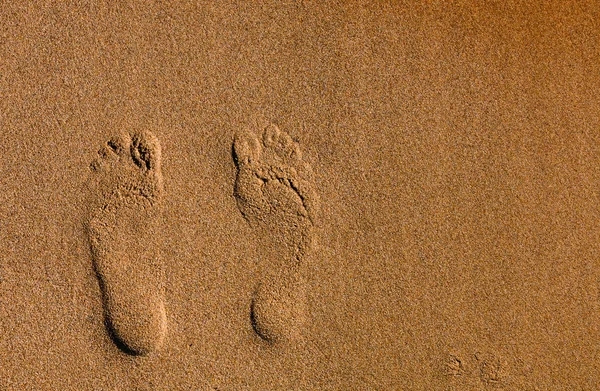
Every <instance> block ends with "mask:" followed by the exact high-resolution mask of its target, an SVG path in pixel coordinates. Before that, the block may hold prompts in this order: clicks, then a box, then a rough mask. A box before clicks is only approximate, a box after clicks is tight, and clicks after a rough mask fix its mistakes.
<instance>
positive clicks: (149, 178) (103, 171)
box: [87, 123, 318, 355]
mask: <svg viewBox="0 0 600 391" xmlns="http://www.w3.org/2000/svg"><path fill="white" fill-rule="evenodd" d="M98 155H99V156H98V158H97V159H96V160H95V161H94V162H93V163H92V164H91V168H92V171H93V175H92V180H91V181H90V182H91V184H92V185H93V188H94V191H93V192H91V194H92V195H93V199H92V200H91V201H90V203H91V205H92V206H91V209H90V213H89V220H88V225H87V228H88V238H89V242H90V248H91V252H92V259H93V264H94V268H95V271H96V274H97V276H98V279H99V282H100V288H101V291H102V296H103V303H104V311H105V319H106V326H107V329H108V331H109V333H110V334H111V337H112V339H113V341H114V342H115V343H116V344H117V345H118V346H119V347H120V348H121V349H122V350H124V351H125V352H127V353H130V354H133V355H146V354H148V353H151V352H153V351H156V350H158V349H160V347H161V346H162V345H163V344H164V340H165V337H166V335H167V329H168V326H167V314H166V309H165V295H164V290H165V287H164V281H165V278H164V273H165V271H164V265H163V262H162V260H161V258H160V254H159V249H158V246H156V245H155V238H156V237H157V236H158V235H159V230H160V229H161V221H160V216H161V209H162V202H161V201H162V199H163V193H164V187H163V177H162V173H161V148H160V143H159V141H158V139H157V138H156V137H155V136H154V135H152V134H151V133H150V132H148V131H139V132H137V131H136V132H131V133H124V134H122V135H120V136H117V137H114V138H112V139H110V140H109V141H108V142H107V143H106V145H105V146H104V147H103V148H102V149H101V150H100V151H99V153H98ZM233 158H234V163H235V165H236V167H237V177H236V181H235V188H234V194H235V197H236V200H237V206H238V208H239V210H240V211H241V213H242V214H243V216H244V218H245V219H246V220H247V221H248V222H249V223H250V225H251V226H253V227H254V228H256V232H258V233H260V234H261V235H260V236H259V238H260V240H265V241H268V243H265V245H264V246H262V247H263V248H266V249H268V250H269V252H270V254H268V255H265V258H266V259H264V260H263V262H262V268H261V278H260V282H259V284H258V286H257V287H256V289H255V292H254V295H253V297H252V303H251V311H250V314H251V315H250V321H251V324H252V327H253V329H254V331H255V332H256V333H257V334H258V335H259V336H260V337H261V338H262V339H264V340H265V341H268V342H272V343H274V342H278V341H294V340H296V339H298V338H301V332H302V323H303V321H304V318H305V315H306V313H305V311H306V309H305V305H306V300H305V283H304V281H303V279H302V273H301V272H300V269H301V265H302V264H303V262H302V260H303V259H304V258H305V256H306V255H307V253H308V251H309V250H310V247H311V241H312V237H313V229H314V225H315V215H316V213H317V209H318V197H317V194H316V191H315V187H314V178H313V174H312V170H311V167H310V165H309V164H307V163H306V162H304V161H303V160H302V156H301V152H300V149H299V147H298V144H297V143H296V142H295V141H293V140H292V139H291V138H290V136H289V135H288V134H287V133H285V132H282V131H280V130H279V129H278V128H277V126H275V125H273V124H270V123H265V124H261V125H257V126H254V127H253V129H248V130H246V131H244V132H240V133H239V134H237V135H236V137H235V140H234V143H233Z"/></svg>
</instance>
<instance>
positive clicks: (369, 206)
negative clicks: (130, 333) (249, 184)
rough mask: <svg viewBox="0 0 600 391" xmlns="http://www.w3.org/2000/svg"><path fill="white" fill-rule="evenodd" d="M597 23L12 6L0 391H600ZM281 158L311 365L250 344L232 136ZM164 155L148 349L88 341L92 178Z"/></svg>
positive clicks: (3, 111)
mask: <svg viewBox="0 0 600 391" xmlns="http://www.w3.org/2000/svg"><path fill="white" fill-rule="evenodd" d="M599 58H600V6H598V3H597V2H593V1H590V2H586V1H578V2H574V1H552V2H513V1H506V2H495V1H488V2H480V3H477V4H475V2H473V3H470V2H460V1H459V2H453V3H452V4H449V3H447V2H437V1H435V2H428V4H427V5H424V2H417V1H414V2H400V1H393V2H392V1H390V2H384V1H372V2H350V1H348V2H345V1H338V2H317V1H298V2H286V1H277V2H268V1H255V2H213V1H208V2H161V1H148V2H129V1H127V2H116V1H115V2H96V1H90V2H73V1H60V2H58V1H38V2H33V3H31V4H28V3H27V2H24V1H23V2H21V1H16V2H4V3H3V4H2V6H1V8H0V389H2V390H221V391H223V390H457V391H462V390H531V391H533V390H540V391H541V390H551V391H555V390H556V391H558V390H595V389H598V388H600V329H599V326H598V324H599V323H598V320H599V318H600V306H599V281H600V247H599V245H600V202H599V201H600V200H599V189H600V101H599V100H600V98H599V97H600V94H599V91H600V62H599V61H598V60H599ZM256 115H262V116H264V117H266V118H268V119H269V120H270V121H272V122H273V123H275V124H277V125H278V126H279V127H280V128H281V129H282V130H284V131H286V132H287V133H288V134H290V135H291V136H292V138H294V139H295V140H296V141H297V142H298V143H299V145H300V147H301V149H302V151H303V154H304V158H305V159H306V160H307V161H309V162H310V163H311V164H312V166H313V169H314V171H315V174H316V178H317V179H316V185H317V189H318V193H319V195H320V199H321V203H322V212H321V215H320V219H319V221H320V224H319V226H318V235H317V241H316V244H315V247H314V251H313V252H312V254H311V256H310V257H309V258H308V259H306V263H307V266H308V267H307V270H308V271H307V279H308V288H309V301H308V302H309V309H310V316H309V317H308V322H307V325H306V327H305V330H304V333H305V343H303V344H298V345H290V346H286V345H284V346H281V345H277V344H268V343H265V341H262V340H261V339H260V338H257V336H256V335H255V333H254V332H253V330H252V327H251V324H250V320H249V311H250V310H249V308H250V297H251V295H252V291H253V289H254V286H255V284H256V282H257V281H258V280H259V279H260V276H258V275H257V273H258V272H257V271H258V270H259V267H258V266H257V265H259V264H260V261H261V259H262V258H263V255H264V252H265V251H266V252H268V251H270V250H271V249H268V248H267V249H265V248H263V247H262V246H261V242H260V241H258V240H257V237H256V235H255V232H253V230H252V228H251V227H250V226H249V225H248V223H247V222H246V221H245V220H244V218H243V217H242V215H241V213H240V212H239V210H238V208H237V206H236V200H235V197H234V194H233V186H234V181H235V176H236V168H235V165H234V162H233V159H232V142H233V139H234V135H235V134H236V132H238V131H239V130H240V129H243V128H244V127H246V126H247V124H248V123H249V121H251V119H252V118H253V117H254V116H256ZM127 129H147V130H150V131H151V132H153V133H154V134H155V135H156V136H157V138H158V139H159V140H160V143H161V145H162V156H163V158H162V170H163V176H164V183H165V199H164V207H165V211H164V223H163V226H162V228H161V229H160V231H159V233H157V235H156V237H155V238H154V239H155V240H154V241H153V243H151V244H150V245H152V246H159V247H160V250H161V252H162V259H163V261H164V264H165V269H166V302H167V314H168V322H169V323H168V327H169V329H168V330H169V332H168V336H167V339H166V340H165V343H164V346H163V348H162V350H160V351H158V352H156V353H154V354H150V355H148V356H146V357H134V356H131V355H127V354H125V353H124V352H122V351H121V350H119V348H118V347H117V346H116V345H115V344H113V343H112V341H111V339H110V337H109V336H108V334H107V332H106V328H105V327H104V316H103V308H102V299H101V293H100V289H99V286H98V279H97V278H96V275H95V273H94V270H93V268H92V258H91V255H90V248H89V243H88V240H87V238H86V235H85V226H84V225H85V221H86V218H87V214H88V213H89V212H88V207H89V205H88V204H89V199H90V197H93V196H94V195H93V194H92V195H90V194H88V192H89V190H88V189H87V187H86V184H87V183H88V181H89V176H90V175H91V174H90V168H89V167H90V162H91V161H92V160H93V159H94V158H95V157H96V152H97V151H98V149H99V148H100V147H101V146H102V145H104V144H105V143H106V141H107V140H108V138H109V137H111V136H112V135H114V134H115V133H116V132H119V131H122V130H127Z"/></svg>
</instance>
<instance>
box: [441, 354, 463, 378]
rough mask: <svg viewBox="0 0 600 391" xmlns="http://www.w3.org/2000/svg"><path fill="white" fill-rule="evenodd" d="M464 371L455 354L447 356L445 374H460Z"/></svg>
mask: <svg viewBox="0 0 600 391" xmlns="http://www.w3.org/2000/svg"><path fill="white" fill-rule="evenodd" d="M464 372H465V370H464V367H463V363H462V361H461V360H460V359H459V358H458V357H457V356H455V355H453V354H451V355H450V357H448V360H447V361H446V365H445V375H446V376H462V374H463V373H464Z"/></svg>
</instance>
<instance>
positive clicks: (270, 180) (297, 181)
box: [233, 123, 319, 342]
mask: <svg viewBox="0 0 600 391" xmlns="http://www.w3.org/2000/svg"><path fill="white" fill-rule="evenodd" d="M253 127H254V130H250V129H248V130H246V131H244V132H241V133H239V134H237V135H236V137H235V141H234V145H233V152H234V160H235V164H236V166H237V179H236V182H235V196H236V199H237V205H238V208H239V209H240V211H241V212H242V214H243V216H244V217H245V218H246V220H247V221H248V222H249V223H250V225H251V226H252V227H253V228H254V229H255V231H256V232H257V233H258V234H259V236H260V240H261V244H262V247H263V249H265V250H266V251H265V253H266V254H265V257H266V259H264V260H263V261H262V262H261V267H260V282H259V284H258V286H257V288H256V290H255V293H254V296H253V299H252V305H251V321H252V326H253V328H254V331H255V332H256V333H257V334H258V335H259V336H260V337H261V338H262V339H264V340H266V341H268V342H277V341H284V340H287V341H294V340H298V339H299V338H301V333H302V327H303V323H304V321H305V320H306V319H305V318H306V291H305V288H306V284H305V282H304V281H303V277H302V272H301V269H302V265H303V263H304V262H303V261H304V260H305V258H306V256H307V255H308V253H309V251H310V249H311V242H312V239H313V236H314V234H313V231H314V225H315V218H316V214H317V210H318V204H319V201H318V197H317V193H316V191H315V186H314V178H313V173H312V169H311V167H310V165H309V164H308V163H306V162H304V161H303V160H302V156H301V151H300V148H299V146H298V144H297V143H296V142H295V141H293V140H292V139H291V137H290V136H289V135H288V134H287V133H285V132H283V131H281V130H279V128H278V127H277V126H275V125H273V124H270V123H263V124H257V125H255V126H253Z"/></svg>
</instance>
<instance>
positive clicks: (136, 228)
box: [87, 131, 167, 355]
mask: <svg viewBox="0 0 600 391" xmlns="http://www.w3.org/2000/svg"><path fill="white" fill-rule="evenodd" d="M98 155H99V156H98V158H97V159H96V160H95V161H94V162H92V164H91V169H92V171H93V173H92V175H91V178H90V187H91V195H92V199H91V200H90V202H91V209H90V214H89V220H88V225H87V229H88V237H89V242H90V247H91V252H92V258H93V263H94V268H95V271H96V274H97V276H98V279H99V282H100V288H101V290H102V296H103V302H104V311H105V317H106V326H107V329H108V331H109V333H110V334H111V337H112V339H113V340H114V341H115V343H116V344H117V345H118V346H119V347H120V348H121V349H122V350H124V351H125V352H127V353H129V354H133V355H146V354H148V353H150V352H153V351H156V350H158V349H159V348H160V347H161V346H162V344H163V341H164V338H165V334H166V331H167V330H166V329H167V321H166V313H165V302H164V286H163V285H164V277H163V274H164V272H163V267H162V263H161V261H160V256H159V253H158V246H157V244H156V241H157V240H156V238H157V237H159V236H160V235H157V231H156V230H157V226H158V224H159V219H160V209H161V206H160V201H161V198H162V193H163V183H162V176H161V168H160V161H161V157H160V144H159V142H158V140H157V139H156V137H155V136H154V135H152V134H151V133H149V132H146V131H139V132H131V133H123V134H121V135H120V136H117V137H114V138H112V139H110V140H109V141H108V142H107V143H106V145H105V146H104V147H103V148H102V149H101V150H100V151H99V152H98Z"/></svg>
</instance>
